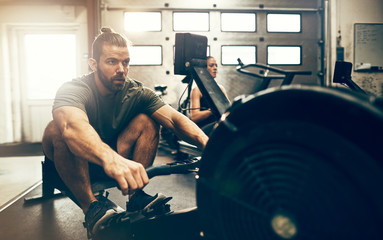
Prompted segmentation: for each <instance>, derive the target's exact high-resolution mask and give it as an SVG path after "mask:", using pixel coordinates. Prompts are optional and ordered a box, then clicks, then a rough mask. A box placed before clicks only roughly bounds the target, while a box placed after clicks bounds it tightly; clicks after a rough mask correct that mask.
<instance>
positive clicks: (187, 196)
mask: <svg viewBox="0 0 383 240" xmlns="http://www.w3.org/2000/svg"><path fill="white" fill-rule="evenodd" d="M40 149H41V146H40V145H39V144H33V145H18V146H0V239H2V240H23V239H28V240H35V239H36V240H37V239H38V240H48V239H49V240H52V239H64V240H65V239H71V240H77V239H87V237H86V229H85V228H84V227H83V224H82V223H83V221H84V214H83V213H82V211H81V209H80V208H79V207H78V206H77V205H75V204H74V203H73V202H72V201H71V200H70V199H69V198H67V197H56V198H53V199H46V200H42V201H37V202H33V203H25V202H24V199H25V198H30V197H34V196H39V195H41V191H42V189H41V179H42V177H41V161H42V160H43V155H42V152H41V150H40ZM173 159H174V157H173V155H172V154H171V152H170V151H169V150H167V149H163V148H159V150H158V153H157V156H156V159H155V161H154V165H158V164H165V163H169V162H174V160H173ZM144 190H145V191H146V192H147V193H149V194H155V193H157V192H162V193H163V194H165V195H166V196H172V197H173V199H172V200H171V201H170V202H169V204H170V205H171V210H173V211H177V210H183V209H189V208H193V207H195V206H196V200H195V174H194V173H190V174H183V175H177V174H175V175H169V176H158V177H154V178H153V179H151V181H150V183H149V184H148V185H147V186H146V187H145V189H144ZM107 191H108V192H109V193H110V194H109V199H111V200H112V201H113V202H115V203H116V204H118V205H120V206H121V207H123V208H125V203H126V200H127V198H126V197H125V196H123V195H121V193H120V192H119V190H118V189H116V188H112V189H108V190H107Z"/></svg>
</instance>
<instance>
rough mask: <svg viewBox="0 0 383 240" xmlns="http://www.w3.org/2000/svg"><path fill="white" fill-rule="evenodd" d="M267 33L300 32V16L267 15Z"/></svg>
mask: <svg viewBox="0 0 383 240" xmlns="http://www.w3.org/2000/svg"><path fill="white" fill-rule="evenodd" d="M267 31H268V32H301V15H300V14H267Z"/></svg>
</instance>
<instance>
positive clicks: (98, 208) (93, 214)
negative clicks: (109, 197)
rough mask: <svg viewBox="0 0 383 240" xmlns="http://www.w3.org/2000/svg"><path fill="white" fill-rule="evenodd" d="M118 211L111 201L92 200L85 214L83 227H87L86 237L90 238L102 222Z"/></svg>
mask: <svg viewBox="0 0 383 240" xmlns="http://www.w3.org/2000/svg"><path fill="white" fill-rule="evenodd" d="M118 213H119V211H118V210H117V206H116V205H115V204H114V203H113V202H111V201H95V202H92V203H91V204H90V206H89V209H88V211H87V212H86V214H85V223H84V227H86V229H87V234H88V238H89V239H90V238H92V236H93V235H94V233H95V232H96V231H97V230H98V228H99V226H100V225H101V224H102V223H103V222H105V221H106V220H107V219H109V218H110V217H112V216H114V215H117V214H118Z"/></svg>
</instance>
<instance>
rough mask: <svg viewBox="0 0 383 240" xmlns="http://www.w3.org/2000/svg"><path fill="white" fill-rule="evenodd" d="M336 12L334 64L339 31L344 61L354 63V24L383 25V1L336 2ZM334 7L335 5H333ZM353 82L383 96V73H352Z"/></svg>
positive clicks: (334, 19) (337, 0)
mask: <svg viewBox="0 0 383 240" xmlns="http://www.w3.org/2000/svg"><path fill="white" fill-rule="evenodd" d="M334 2H335V3H336V10H335V11H334V12H333V14H336V15H335V16H333V17H332V19H333V21H332V27H334V28H335V29H333V31H332V37H331V38H332V44H333V48H332V53H333V56H332V62H333V63H334V62H335V51H334V46H335V43H336V41H335V39H336V37H337V34H338V33H337V32H338V30H340V31H341V37H342V38H341V39H342V40H341V46H342V47H344V52H345V54H344V61H347V62H352V63H354V24H355V23H383V1H382V0H364V1H360V0H335V1H334ZM332 6H334V4H332ZM382 57H383V56H382ZM352 80H353V81H354V82H356V83H357V84H358V85H359V86H360V87H361V88H362V89H363V90H365V91H366V92H368V93H370V94H372V95H375V96H383V90H382V88H383V72H375V73H366V72H354V71H353V72H352Z"/></svg>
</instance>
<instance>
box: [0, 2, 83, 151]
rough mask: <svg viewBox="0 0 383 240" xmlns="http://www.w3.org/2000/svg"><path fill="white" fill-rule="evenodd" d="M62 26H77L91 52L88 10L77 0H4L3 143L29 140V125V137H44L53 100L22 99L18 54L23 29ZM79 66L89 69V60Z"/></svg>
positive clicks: (0, 44)
mask: <svg viewBox="0 0 383 240" xmlns="http://www.w3.org/2000/svg"><path fill="white" fill-rule="evenodd" d="M62 26H64V27H67V26H77V28H78V29H79V32H80V34H79V36H80V39H79V40H78V41H79V42H80V44H79V46H80V49H82V50H81V53H85V54H87V51H88V48H87V46H88V45H87V14H86V8H85V7H84V6H81V5H78V4H77V3H76V4H63V5H61V4H60V3H59V2H58V1H51V2H45V3H44V4H42V3H36V4H34V3H33V2H32V3H29V1H28V2H25V1H23V2H20V1H12V2H11V1H6V2H5V3H1V2H0V106H1V107H0V143H7V142H20V141H25V140H26V135H28V133H27V134H25V132H23V131H24V130H25V129H28V130H29V131H30V132H31V133H30V134H29V140H28V139H27V141H40V140H41V136H42V131H43V129H44V128H45V125H46V123H47V122H48V121H49V120H50V119H51V104H52V100H47V101H46V103H41V102H40V103H39V104H37V105H36V104H35V105H31V104H27V103H26V102H23V100H22V99H23V95H22V92H23V90H22V88H23V87H25V84H24V83H23V81H22V80H23V79H22V77H21V76H22V71H23V66H22V64H21V62H22V61H21V59H20V56H19V54H17V53H18V52H20V49H18V48H19V45H18V44H19V43H21V42H18V41H19V40H20V39H19V36H21V35H20V34H19V33H20V32H22V31H24V30H28V31H34V30H35V29H42V28H45V27H47V28H49V29H56V28H59V27H62ZM15 53H16V54H15ZM81 55H82V54H80V56H81ZM57 57H60V56H57ZM85 59H86V58H85ZM79 62H81V60H80V61H79ZM41 64H44V63H41ZM81 68H82V70H81ZM79 69H80V71H79V74H83V73H84V72H86V71H87V70H88V69H87V65H86V60H85V64H84V61H82V62H81V63H80V66H79ZM68 80H69V79H68ZM24 99H25V98H24ZM26 108H28V109H27V111H28V113H27V111H25V109H26ZM28 114H29V115H32V116H34V117H37V120H36V119H35V120H32V119H30V120H31V121H30V122H28V118H26V117H25V116H26V115H28ZM26 119H27V120H26ZM23 129H24V130H23ZM31 135H32V136H31ZM27 137H28V136H27Z"/></svg>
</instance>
